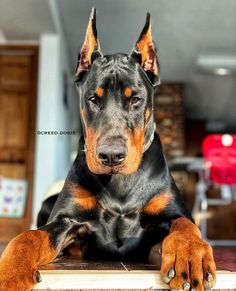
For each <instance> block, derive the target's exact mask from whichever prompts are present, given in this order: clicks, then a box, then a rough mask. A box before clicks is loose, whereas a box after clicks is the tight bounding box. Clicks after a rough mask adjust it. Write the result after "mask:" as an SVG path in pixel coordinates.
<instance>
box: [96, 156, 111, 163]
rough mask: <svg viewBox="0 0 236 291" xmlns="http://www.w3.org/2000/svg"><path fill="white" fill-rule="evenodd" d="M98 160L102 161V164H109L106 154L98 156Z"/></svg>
mask: <svg viewBox="0 0 236 291" xmlns="http://www.w3.org/2000/svg"><path fill="white" fill-rule="evenodd" d="M98 157H99V159H100V160H101V161H102V163H103V164H110V159H109V156H108V155H106V154H99V155H98Z"/></svg>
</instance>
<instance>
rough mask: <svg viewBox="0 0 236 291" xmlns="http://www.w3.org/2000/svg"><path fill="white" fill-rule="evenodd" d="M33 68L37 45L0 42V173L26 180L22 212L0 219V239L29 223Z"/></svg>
mask: <svg viewBox="0 0 236 291" xmlns="http://www.w3.org/2000/svg"><path fill="white" fill-rule="evenodd" d="M37 70H38V46H16V45H0V175H1V176H5V177H9V178H18V179H26V180H27V182H28V193H27V202H26V209H25V214H24V216H23V217H22V218H20V219H10V218H0V242H3V241H8V240H9V239H11V238H12V237H14V236H16V235H17V234H18V233H19V232H22V231H24V230H25V229H27V228H29V226H30V223H31V204H32V189H33V168H34V147H35V136H36V135H35V121H36V91H37V89H36V88H37Z"/></svg>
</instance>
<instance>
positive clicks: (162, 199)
mask: <svg viewBox="0 0 236 291" xmlns="http://www.w3.org/2000/svg"><path fill="white" fill-rule="evenodd" d="M171 198H172V196H171V194H170V193H168V192H163V193H159V194H157V195H156V196H155V197H154V198H152V199H151V200H150V201H149V202H148V203H147V204H146V205H145V207H144V209H143V210H144V212H146V213H148V214H152V215H155V214H158V213H160V212H161V211H162V210H163V209H165V208H166V206H167V205H168V203H169V202H170V200H171Z"/></svg>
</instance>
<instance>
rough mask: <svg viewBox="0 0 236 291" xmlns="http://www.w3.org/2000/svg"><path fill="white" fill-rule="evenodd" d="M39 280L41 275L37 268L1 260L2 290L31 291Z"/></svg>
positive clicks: (0, 281) (0, 290)
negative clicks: (18, 265)
mask: <svg viewBox="0 0 236 291" xmlns="http://www.w3.org/2000/svg"><path fill="white" fill-rule="evenodd" d="M39 282H41V277H40V274H39V272H38V271H37V270H31V269H26V268H22V266H20V267H17V266H14V265H9V264H6V263H5V262H4V261H0V291H30V290H31V289H32V288H33V287H34V285H35V284H37V283H39Z"/></svg>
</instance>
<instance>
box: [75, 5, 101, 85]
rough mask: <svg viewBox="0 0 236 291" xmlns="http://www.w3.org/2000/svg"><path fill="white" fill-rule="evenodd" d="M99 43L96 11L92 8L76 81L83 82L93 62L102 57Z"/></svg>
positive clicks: (80, 54) (79, 58)
mask: <svg viewBox="0 0 236 291" xmlns="http://www.w3.org/2000/svg"><path fill="white" fill-rule="evenodd" d="M101 56H102V53H101V51H100V45H99V41H98V40H97V28H96V9H95V8H92V11H91V14H90V19H89V23H88V27H87V31H86V36H85V41H84V44H83V46H82V48H81V50H80V53H79V57H78V65H77V69H76V80H77V81H80V80H82V78H83V76H84V74H85V73H86V72H87V71H88V70H89V68H90V66H91V65H92V63H93V61H94V60H95V59H96V58H97V57H101Z"/></svg>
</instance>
